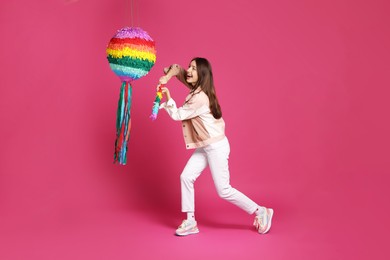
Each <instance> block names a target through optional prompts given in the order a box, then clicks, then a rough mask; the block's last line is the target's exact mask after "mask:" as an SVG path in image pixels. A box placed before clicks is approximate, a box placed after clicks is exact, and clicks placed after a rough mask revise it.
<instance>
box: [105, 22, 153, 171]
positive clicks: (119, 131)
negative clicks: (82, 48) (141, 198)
mask: <svg viewBox="0 0 390 260" xmlns="http://www.w3.org/2000/svg"><path fill="white" fill-rule="evenodd" d="M106 53H107V59H108V62H109V64H110V68H111V69H112V71H113V72H114V73H115V74H116V75H117V76H118V77H119V78H120V80H121V81H122V85H121V90H120V96H119V101H118V110H117V118H116V140H115V152H114V162H119V164H122V165H124V164H126V161H127V160H126V153H127V143H128V140H129V137H130V128H131V116H130V108H131V100H132V86H131V84H130V83H131V82H132V81H134V80H137V79H139V78H141V77H143V76H145V75H146V74H148V73H149V71H150V70H151V68H152V67H153V65H154V63H155V62H156V49H155V44H154V41H153V39H152V38H151V37H150V36H149V35H148V33H147V32H145V31H144V30H142V29H141V28H138V27H136V28H135V27H125V28H122V29H120V30H118V31H117V33H116V34H115V35H114V37H113V38H112V39H111V40H110V42H109V43H108V46H107V49H106Z"/></svg>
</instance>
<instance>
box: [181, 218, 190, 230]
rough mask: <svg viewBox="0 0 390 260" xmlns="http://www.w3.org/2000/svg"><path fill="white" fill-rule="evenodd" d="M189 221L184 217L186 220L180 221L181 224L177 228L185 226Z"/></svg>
mask: <svg viewBox="0 0 390 260" xmlns="http://www.w3.org/2000/svg"><path fill="white" fill-rule="evenodd" d="M189 224H190V223H189V221H188V220H187V219H186V220H183V222H182V223H181V225H180V226H179V228H182V229H184V228H185V227H187V226H189Z"/></svg>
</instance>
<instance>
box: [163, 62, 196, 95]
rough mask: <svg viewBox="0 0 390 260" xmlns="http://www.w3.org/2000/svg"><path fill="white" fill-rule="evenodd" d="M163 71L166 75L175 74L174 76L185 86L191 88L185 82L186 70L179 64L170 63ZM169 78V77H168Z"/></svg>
mask: <svg viewBox="0 0 390 260" xmlns="http://www.w3.org/2000/svg"><path fill="white" fill-rule="evenodd" d="M164 73H165V74H166V75H168V74H170V73H171V75H174V76H176V78H177V79H178V80H179V81H180V82H181V83H183V84H184V85H186V86H187V88H189V89H191V88H192V86H191V85H190V84H188V83H187V80H186V77H187V71H186V70H185V69H183V68H182V67H181V66H180V65H179V64H172V65H171V66H170V67H168V68H165V69H164ZM169 79H170V78H169Z"/></svg>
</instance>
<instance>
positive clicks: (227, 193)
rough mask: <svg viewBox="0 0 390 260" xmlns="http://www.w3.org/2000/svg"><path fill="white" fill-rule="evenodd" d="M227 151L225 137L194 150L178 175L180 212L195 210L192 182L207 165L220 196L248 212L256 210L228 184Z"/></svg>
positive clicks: (253, 203) (227, 144)
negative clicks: (179, 182)
mask: <svg viewBox="0 0 390 260" xmlns="http://www.w3.org/2000/svg"><path fill="white" fill-rule="evenodd" d="M229 153H230V145H229V141H228V139H227V138H225V139H223V140H221V141H219V142H216V143H213V144H210V145H208V146H205V147H202V148H198V149H196V150H195V151H194V153H193V154H192V156H191V158H190V159H189V160H188V162H187V165H186V166H185V168H184V170H183V172H182V174H181V175H180V181H181V205H182V206H181V207H182V212H195V190H194V183H195V181H196V179H197V178H198V177H199V176H200V174H201V173H202V171H203V170H204V169H205V168H206V167H207V165H209V167H210V171H211V175H212V178H213V180H214V184H215V188H216V189H217V193H218V195H219V196H220V197H221V198H223V199H225V200H227V201H230V202H231V203H233V204H235V205H237V206H238V207H239V208H241V209H243V210H244V211H246V212H247V213H249V214H253V213H254V212H255V211H256V209H257V207H258V205H257V204H256V203H255V202H253V201H252V200H251V199H249V198H248V197H247V196H245V195H244V194H242V193H241V192H239V191H238V190H236V189H234V188H233V187H232V186H231V185H230V175H229V164H228V159H229Z"/></svg>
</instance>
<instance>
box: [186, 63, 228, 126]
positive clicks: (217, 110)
mask: <svg viewBox="0 0 390 260" xmlns="http://www.w3.org/2000/svg"><path fill="white" fill-rule="evenodd" d="M192 61H195V63H196V71H197V73H198V81H197V82H196V83H195V85H194V86H193V90H195V89H197V88H198V87H200V88H201V89H202V91H203V92H204V93H206V95H207V96H208V97H209V101H210V110H211V113H212V114H213V116H214V118H216V119H219V118H221V117H222V111H221V106H220V105H219V102H218V99H217V95H216V93H215V87H214V80H213V71H212V69H211V64H210V62H209V61H208V60H206V59H205V58H199V57H197V58H193V59H192V60H191V62H192Z"/></svg>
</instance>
